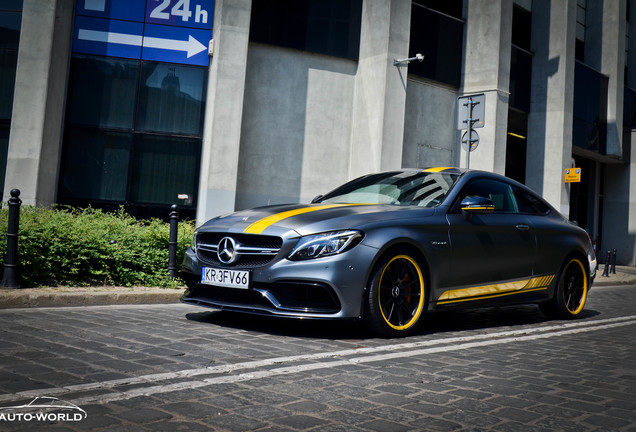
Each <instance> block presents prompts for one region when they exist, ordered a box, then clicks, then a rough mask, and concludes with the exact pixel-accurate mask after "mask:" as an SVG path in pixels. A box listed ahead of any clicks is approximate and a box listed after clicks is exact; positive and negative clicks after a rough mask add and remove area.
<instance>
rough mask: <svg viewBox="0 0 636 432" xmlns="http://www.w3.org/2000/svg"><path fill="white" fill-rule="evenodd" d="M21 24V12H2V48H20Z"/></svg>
mask: <svg viewBox="0 0 636 432" xmlns="http://www.w3.org/2000/svg"><path fill="white" fill-rule="evenodd" d="M1 8H2V6H0V9H1ZM21 24H22V14H21V13H20V12H0V48H10V49H18V44H19V43H20V25H21Z"/></svg>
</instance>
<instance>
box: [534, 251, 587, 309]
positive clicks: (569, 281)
mask: <svg viewBox="0 0 636 432" xmlns="http://www.w3.org/2000/svg"><path fill="white" fill-rule="evenodd" d="M588 291H589V279H588V277H587V271H586V270H585V265H584V264H583V262H582V261H581V260H580V259H578V258H571V259H569V260H568V261H567V262H566V264H565V265H564V266H563V268H562V269H561V273H560V274H559V279H558V280H557V286H556V288H555V289H554V296H553V297H552V300H550V301H549V302H547V303H541V304H539V308H540V309H541V311H542V312H543V313H544V314H546V315H547V316H549V317H551V318H561V319H572V318H576V317H577V316H579V315H580V314H581V312H582V311H583V307H584V306H585V301H586V300H587V293H588Z"/></svg>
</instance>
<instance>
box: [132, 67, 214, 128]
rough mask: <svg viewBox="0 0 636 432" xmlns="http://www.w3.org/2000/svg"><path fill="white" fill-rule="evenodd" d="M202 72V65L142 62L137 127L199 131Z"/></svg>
mask: <svg viewBox="0 0 636 432" xmlns="http://www.w3.org/2000/svg"><path fill="white" fill-rule="evenodd" d="M205 76H206V70H205V68H201V67H193V66H180V65H174V64H165V63H150V62H144V63H143V64H142V78H141V89H140V95H139V111H138V120H137V129H139V130H143V131H153V132H168V133H175V134H188V135H200V134H201V129H202V118H203V116H202V114H203V102H204V94H205V93H204V88H205Z"/></svg>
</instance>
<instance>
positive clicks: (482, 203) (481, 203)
mask: <svg viewBox="0 0 636 432" xmlns="http://www.w3.org/2000/svg"><path fill="white" fill-rule="evenodd" d="M461 208H462V213H463V214H464V216H466V218H467V219H469V220H470V218H471V217H472V215H474V214H490V213H492V212H494V211H495V203H494V202H492V201H491V200H489V199H488V198H484V197H482V196H467V197H466V198H464V199H463V200H462V203H461Z"/></svg>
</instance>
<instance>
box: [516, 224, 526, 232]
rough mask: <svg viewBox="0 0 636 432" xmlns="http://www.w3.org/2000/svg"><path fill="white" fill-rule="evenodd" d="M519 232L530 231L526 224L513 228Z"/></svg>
mask: <svg viewBox="0 0 636 432" xmlns="http://www.w3.org/2000/svg"><path fill="white" fill-rule="evenodd" d="M515 228H517V229H518V230H519V231H530V226H529V225H526V224H518V225H517V226H515Z"/></svg>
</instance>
